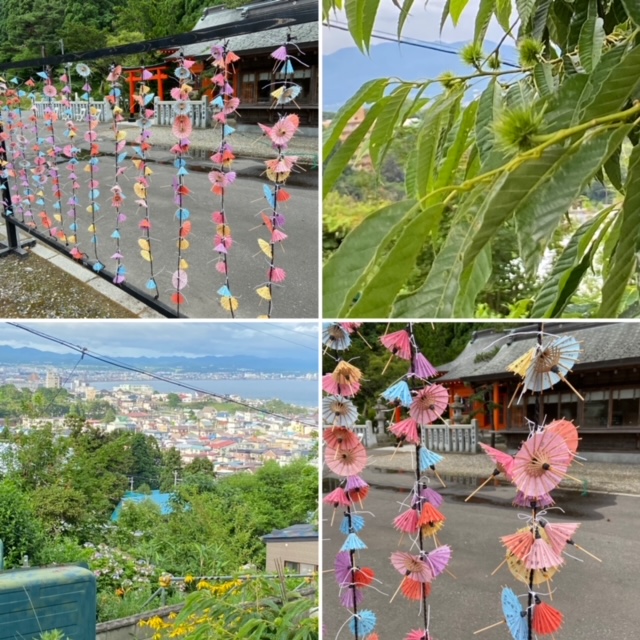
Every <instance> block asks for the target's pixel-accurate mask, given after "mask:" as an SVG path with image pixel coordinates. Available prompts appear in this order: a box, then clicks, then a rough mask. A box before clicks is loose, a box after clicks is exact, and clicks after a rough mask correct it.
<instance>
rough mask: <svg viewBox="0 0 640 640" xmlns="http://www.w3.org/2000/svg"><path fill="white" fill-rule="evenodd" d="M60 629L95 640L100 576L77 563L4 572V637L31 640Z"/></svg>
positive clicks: (0, 639)
mask: <svg viewBox="0 0 640 640" xmlns="http://www.w3.org/2000/svg"><path fill="white" fill-rule="evenodd" d="M54 629H58V630H60V631H61V632H62V633H63V634H64V637H65V638H67V637H68V638H71V640H95V637H96V578H95V576H94V575H93V573H92V572H91V571H89V569H85V568H84V567H80V566H77V565H64V566H59V567H43V568H39V569H38V568H34V569H16V570H14V571H6V572H2V573H0V640H5V639H6V640H30V639H31V638H37V637H38V636H39V635H40V633H41V631H50V630H54Z"/></svg>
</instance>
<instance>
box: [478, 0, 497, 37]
mask: <svg viewBox="0 0 640 640" xmlns="http://www.w3.org/2000/svg"><path fill="white" fill-rule="evenodd" d="M495 6H496V0H480V6H479V7H478V13H476V26H475V30H474V32H473V41H474V42H475V43H477V44H482V43H483V42H484V37H485V36H486V35H487V28H488V27H489V22H491V16H492V15H493V10H494V9H495Z"/></svg>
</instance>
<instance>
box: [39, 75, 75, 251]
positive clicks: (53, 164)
mask: <svg viewBox="0 0 640 640" xmlns="http://www.w3.org/2000/svg"><path fill="white" fill-rule="evenodd" d="M41 76H42V78H43V79H44V87H43V89H42V92H43V93H44V95H45V98H46V99H47V103H48V104H47V106H46V107H45V108H44V122H45V124H46V126H47V128H48V130H49V135H48V137H47V138H46V140H45V141H46V143H47V144H48V145H49V148H48V150H47V152H46V154H47V166H48V174H49V178H50V179H51V188H52V191H53V197H54V199H55V201H54V203H53V209H54V214H53V220H54V221H55V223H54V222H53V221H51V220H50V219H49V217H48V216H46V218H47V223H51V225H52V226H51V228H50V231H51V235H53V236H54V237H55V238H57V239H58V240H60V241H61V242H64V243H65V245H68V244H69V242H68V240H67V236H66V233H65V230H64V222H63V217H62V189H61V187H60V173H59V171H58V162H57V159H58V156H59V155H60V152H61V151H62V149H60V147H58V145H57V144H56V134H55V126H54V125H55V123H56V122H57V121H58V111H57V108H56V107H55V106H54V100H55V98H57V97H58V90H57V89H56V86H55V85H54V84H53V81H52V79H51V72H50V71H43V72H41ZM56 223H57V225H59V226H57V225H56ZM45 226H46V225H45Z"/></svg>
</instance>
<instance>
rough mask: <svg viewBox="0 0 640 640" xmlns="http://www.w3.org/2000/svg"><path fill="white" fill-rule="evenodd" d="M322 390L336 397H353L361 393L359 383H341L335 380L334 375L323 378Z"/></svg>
mask: <svg viewBox="0 0 640 640" xmlns="http://www.w3.org/2000/svg"><path fill="white" fill-rule="evenodd" d="M322 390H323V391H324V392H325V393H330V394H331V395H336V396H345V397H349V398H350V397H352V396H355V395H356V394H357V393H358V391H360V383H359V382H355V381H353V382H347V383H341V382H338V381H337V380H335V378H334V376H333V374H331V373H327V374H325V375H324V376H322Z"/></svg>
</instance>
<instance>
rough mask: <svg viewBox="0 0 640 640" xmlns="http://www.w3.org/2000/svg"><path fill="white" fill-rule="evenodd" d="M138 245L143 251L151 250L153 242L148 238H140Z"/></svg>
mask: <svg viewBox="0 0 640 640" xmlns="http://www.w3.org/2000/svg"><path fill="white" fill-rule="evenodd" d="M138 245H139V246H140V248H141V249H142V250H143V251H149V250H150V249H151V243H150V242H149V241H148V240H147V239H146V238H139V239H138Z"/></svg>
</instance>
